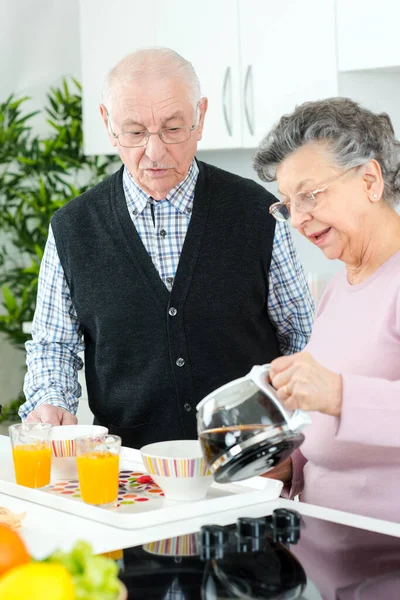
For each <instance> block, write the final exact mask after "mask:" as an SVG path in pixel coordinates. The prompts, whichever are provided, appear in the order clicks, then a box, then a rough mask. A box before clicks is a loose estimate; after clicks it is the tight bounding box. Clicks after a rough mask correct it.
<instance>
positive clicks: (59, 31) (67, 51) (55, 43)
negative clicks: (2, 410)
mask: <svg viewBox="0 0 400 600" xmlns="http://www.w3.org/2000/svg"><path fill="white" fill-rule="evenodd" d="M0 14H1V16H2V18H1V19H0V56H1V57H2V58H1V61H0V101H1V102H3V101H4V100H5V99H6V98H7V97H8V96H9V95H10V94H11V93H15V94H17V95H28V96H32V97H33V99H32V100H31V101H30V102H29V105H28V104H27V110H37V109H38V108H41V107H42V106H43V104H44V102H45V99H46V93H47V91H48V89H49V87H50V86H52V85H57V84H59V82H60V81H61V78H62V76H64V75H73V76H74V77H76V78H78V79H79V78H80V57H79V36H78V2H77V0H69V1H68V2H60V1H58V0H35V1H34V2H30V1H29V0H0ZM37 127H38V128H40V129H43V127H44V122H43V119H41V120H39V119H38V120H37ZM24 363H25V355H24V352H22V351H20V350H17V349H16V348H14V347H13V346H11V345H10V344H9V343H8V342H7V341H6V340H5V338H4V337H3V336H0V404H5V403H7V401H8V400H10V399H12V398H14V397H16V396H17V395H18V393H19V391H20V389H21V385H22V377H23V365H24Z"/></svg>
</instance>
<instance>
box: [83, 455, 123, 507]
mask: <svg viewBox="0 0 400 600" xmlns="http://www.w3.org/2000/svg"><path fill="white" fill-rule="evenodd" d="M76 464H77V467H78V477H79V487H80V489H81V496H82V500H83V501H84V502H87V504H111V503H112V502H115V500H116V499H117V497H118V479H119V455H118V454H113V453H112V452H88V453H87V454H81V455H79V456H77V457H76Z"/></svg>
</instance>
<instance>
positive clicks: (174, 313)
mask: <svg viewBox="0 0 400 600" xmlns="http://www.w3.org/2000/svg"><path fill="white" fill-rule="evenodd" d="M177 313H178V311H177V310H176V308H175V307H174V306H171V308H170V309H169V311H168V314H169V315H171V317H175V315H176V314H177Z"/></svg>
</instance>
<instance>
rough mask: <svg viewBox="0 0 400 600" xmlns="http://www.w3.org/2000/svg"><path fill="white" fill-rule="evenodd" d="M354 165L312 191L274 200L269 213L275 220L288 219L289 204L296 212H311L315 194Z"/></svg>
mask: <svg viewBox="0 0 400 600" xmlns="http://www.w3.org/2000/svg"><path fill="white" fill-rule="evenodd" d="M355 168H356V167H352V169H347V170H346V171H344V172H343V173H341V174H340V175H339V176H338V177H335V179H333V180H332V181H330V182H329V183H326V184H325V185H323V186H322V187H320V188H318V189H317V190H314V191H312V192H297V194H295V197H294V198H293V199H290V198H289V199H288V200H282V201H281V202H275V203H274V204H271V206H270V207H269V212H270V214H271V215H272V216H273V217H275V219H276V220H277V221H288V220H289V219H290V210H291V206H294V207H295V209H296V210H297V211H298V212H301V213H307V212H312V211H313V210H314V208H315V207H316V205H317V202H318V199H317V197H316V196H317V194H321V193H322V192H325V191H326V190H327V189H328V188H329V187H330V186H331V185H332V184H333V183H335V181H338V179H340V178H341V177H343V176H344V175H346V173H348V172H349V171H352V170H353V169H355Z"/></svg>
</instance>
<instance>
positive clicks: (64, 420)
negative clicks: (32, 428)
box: [25, 404, 78, 425]
mask: <svg viewBox="0 0 400 600" xmlns="http://www.w3.org/2000/svg"><path fill="white" fill-rule="evenodd" d="M25 423H51V424H52V425H76V424H77V423H78V419H77V418H76V416H75V415H73V414H72V413H70V412H68V411H67V410H64V409H63V408H59V407H58V406H53V405H52V404H42V405H41V406H39V407H38V408H35V410H33V411H32V412H30V413H29V415H28V416H27V418H26V419H25Z"/></svg>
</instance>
